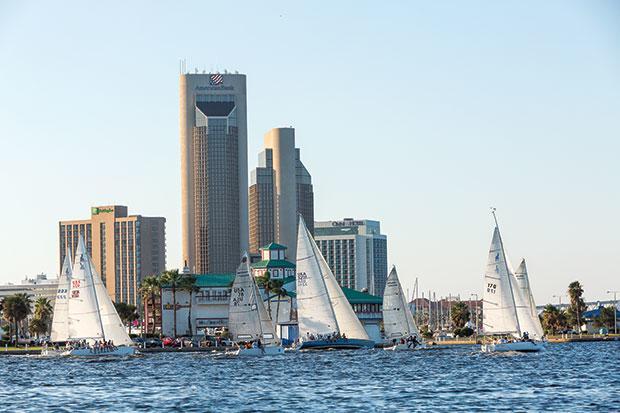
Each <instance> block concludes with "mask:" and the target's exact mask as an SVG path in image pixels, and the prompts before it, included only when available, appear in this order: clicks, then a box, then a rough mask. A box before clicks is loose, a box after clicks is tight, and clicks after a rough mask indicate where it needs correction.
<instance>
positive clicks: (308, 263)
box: [295, 216, 374, 350]
mask: <svg viewBox="0 0 620 413" xmlns="http://www.w3.org/2000/svg"><path fill="white" fill-rule="evenodd" d="M295 288H296V298H297V319H298V322H299V337H300V342H301V344H300V345H299V347H298V348H299V349H300V350H319V349H359V348H372V347H374V341H372V340H370V337H369V336H368V333H366V330H364V327H363V326H362V323H361V322H360V321H359V319H358V318H357V315H355V312H354V311H353V309H352V308H351V305H350V304H349V302H348V301H347V298H346V297H345V295H344V293H343V292H342V289H341V288H340V286H339V285H338V282H337V281H336V277H334V274H333V273H332V271H331V269H330V268H329V265H327V262H325V259H324V258H323V256H322V255H321V252H320V251H319V249H318V247H317V245H316V243H315V242H314V240H313V239H312V236H311V235H310V232H309V231H308V228H307V227H306V224H305V222H304V220H303V218H302V217H301V216H300V217H299V228H298V233H297V279H296V286H295Z"/></svg>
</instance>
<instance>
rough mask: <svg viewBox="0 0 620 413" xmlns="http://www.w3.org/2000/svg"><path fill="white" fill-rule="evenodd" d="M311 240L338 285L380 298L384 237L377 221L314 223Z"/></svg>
mask: <svg viewBox="0 0 620 413" xmlns="http://www.w3.org/2000/svg"><path fill="white" fill-rule="evenodd" d="M314 239H315V240H316V243H317V245H318V247H319V249H320V250H321V254H323V257H324V258H325V261H327V264H328V265H329V268H331V270H332V271H333V273H334V275H335V276H336V279H337V280H338V283H339V284H340V285H341V286H343V287H347V288H353V289H355V290H363V289H366V288H367V289H368V292H369V293H370V294H374V295H378V296H383V290H384V289H385V281H386V279H387V237H386V236H385V235H383V234H381V228H380V225H379V221H371V220H369V219H364V220H354V219H351V218H345V219H344V220H342V221H323V222H316V223H315V226H314Z"/></svg>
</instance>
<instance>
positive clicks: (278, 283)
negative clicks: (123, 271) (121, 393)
mask: <svg viewBox="0 0 620 413" xmlns="http://www.w3.org/2000/svg"><path fill="white" fill-rule="evenodd" d="M257 283H258V285H259V286H260V287H261V288H263V289H264V290H265V293H266V295H267V297H270V299H269V300H268V301H267V308H268V311H269V314H270V315H271V297H274V296H275V297H278V298H280V297H285V296H286V290H285V289H284V288H283V281H282V280H278V279H272V278H271V275H270V273H269V271H267V272H265V274H264V275H263V276H261V277H257ZM164 287H167V288H170V289H171V292H172V302H173V303H174V311H173V331H174V335H175V337H176V336H177V309H178V304H177V292H179V291H183V292H187V293H189V302H190V306H189V311H188V314H187V324H188V326H189V335H190V336H191V335H193V331H192V323H191V320H192V306H191V302H192V298H193V294H194V293H196V292H197V291H198V287H197V286H196V277H195V276H194V275H192V274H181V273H179V270H171V271H164V272H163V273H161V274H159V275H152V276H148V277H145V278H144V279H143V280H142V282H141V283H140V287H139V292H140V296H141V298H142V303H143V305H144V328H145V331H149V328H150V333H151V334H152V335H155V328H156V322H155V321H156V320H157V317H158V316H160V317H161V305H158V301H160V300H161V295H162V288H164ZM119 306H120V307H118V306H117V311H118V312H119V315H120V316H121V318H122V319H123V321H124V322H125V323H128V322H131V321H133V320H134V319H135V317H136V316H135V307H134V308H133V309H132V308H131V307H133V306H127V308H126V309H125V307H123V306H122V304H119ZM33 307H34V311H33ZM149 308H151V309H152V320H153V321H152V323H150V322H149V317H148V309H149ZM0 312H1V313H2V318H3V319H4V320H6V321H7V322H8V326H9V331H8V333H9V337H13V336H15V337H16V338H18V337H20V327H23V324H24V322H25V321H26V320H27V319H28V317H29V316H31V315H32V319H31V320H30V322H29V324H28V330H29V332H30V334H31V335H36V336H38V337H40V336H43V335H47V333H48V332H49V331H50V327H51V323H52V316H53V308H52V305H51V302H50V300H49V299H48V298H45V297H39V298H37V299H36V301H35V302H34V306H33V302H32V296H31V295H28V294H26V293H19V294H14V295H11V296H7V297H5V298H4V299H2V301H0ZM125 313H127V314H125ZM279 313H280V300H279V299H278V301H277V306H276V314H275V320H274V321H275V322H276V323H277V322H278V315H279ZM21 331H22V332H23V328H22V330H21ZM21 335H22V336H23V335H24V334H21Z"/></svg>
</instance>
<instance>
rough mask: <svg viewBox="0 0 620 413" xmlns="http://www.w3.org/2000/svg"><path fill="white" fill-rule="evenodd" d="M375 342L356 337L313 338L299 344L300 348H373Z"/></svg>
mask: <svg viewBox="0 0 620 413" xmlns="http://www.w3.org/2000/svg"><path fill="white" fill-rule="evenodd" d="M374 346H375V342H374V341H372V340H362V339H357V338H351V339H342V338H341V339H338V340H313V341H304V342H303V343H301V346H299V349H300V350H327V349H360V348H373V347H374Z"/></svg>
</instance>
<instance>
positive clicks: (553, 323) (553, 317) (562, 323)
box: [540, 304, 568, 334]
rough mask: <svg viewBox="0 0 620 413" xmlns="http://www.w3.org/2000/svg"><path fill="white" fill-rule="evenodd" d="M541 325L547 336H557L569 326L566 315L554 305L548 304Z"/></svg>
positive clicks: (542, 315)
mask: <svg viewBox="0 0 620 413" xmlns="http://www.w3.org/2000/svg"><path fill="white" fill-rule="evenodd" d="M540 322H541V324H542V325H543V328H544V330H545V332H546V333H547V334H549V333H550V334H555V332H556V331H560V330H564V329H566V327H567V326H568V323H567V320H566V313H565V312H564V311H562V310H560V309H558V308H557V307H556V306H554V305H552V304H547V305H546V306H545V308H544V310H543V312H542V314H541V320H540Z"/></svg>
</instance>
